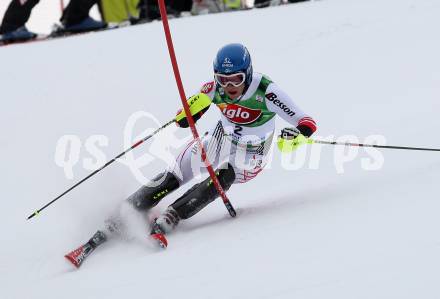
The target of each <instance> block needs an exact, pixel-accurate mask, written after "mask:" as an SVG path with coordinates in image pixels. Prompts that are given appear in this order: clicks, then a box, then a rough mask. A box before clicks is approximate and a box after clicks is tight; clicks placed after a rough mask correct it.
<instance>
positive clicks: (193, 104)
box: [174, 93, 211, 128]
mask: <svg viewBox="0 0 440 299" xmlns="http://www.w3.org/2000/svg"><path fill="white" fill-rule="evenodd" d="M187 102H188V106H189V111H190V113H191V115H192V117H193V119H194V122H197V121H198V120H199V119H200V117H202V115H203V113H205V112H206V111H207V110H208V109H209V106H210V105H211V99H210V98H209V97H208V96H207V95H206V94H204V93H199V94H196V95H194V96H192V97H190V98H189V99H188V100H187ZM174 120H175V121H176V124H177V126H179V127H181V128H188V127H189V123H188V119H187V118H186V113H185V110H183V109H180V110H179V111H177V115H176V118H175V119H174Z"/></svg>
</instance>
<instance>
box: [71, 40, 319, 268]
mask: <svg viewBox="0 0 440 299" xmlns="http://www.w3.org/2000/svg"><path fill="white" fill-rule="evenodd" d="M188 102H189V105H190V108H191V114H192V115H193V118H194V121H197V120H198V119H200V117H201V116H202V115H203V113H204V112H206V110H207V109H208V108H209V107H210V104H211V103H213V104H215V105H216V106H217V107H218V108H219V109H220V111H221V114H222V115H221V118H220V120H219V122H218V123H217V125H216V126H215V127H214V128H213V129H212V130H211V131H210V133H209V134H205V135H204V136H203V137H202V144H203V146H204V148H205V149H206V151H207V153H208V157H209V160H210V161H211V163H212V165H213V167H214V168H217V171H216V175H217V178H218V180H219V182H220V185H221V187H222V188H223V190H224V191H227V190H228V189H229V188H230V187H231V185H232V184H238V183H246V182H248V181H249V180H251V179H253V178H255V177H256V176H257V175H258V174H259V173H260V172H261V171H262V169H263V167H264V165H265V163H266V161H265V160H266V159H265V158H266V155H267V153H268V151H269V149H270V146H271V143H272V138H273V135H274V131H275V115H278V116H280V117H281V118H282V119H284V120H285V121H287V122H288V123H289V124H290V125H291V127H288V128H284V129H283V130H282V131H281V134H280V135H279V136H278V140H277V145H278V148H279V149H280V150H281V151H283V152H288V151H293V150H296V149H297V148H298V147H299V146H301V145H302V144H305V143H307V138H308V137H310V136H311V135H312V134H313V133H314V132H315V130H316V124H315V121H314V120H313V119H312V118H311V117H310V116H308V115H306V114H305V113H304V112H302V111H301V110H300V108H299V107H298V106H297V105H296V104H295V103H294V102H293V100H292V99H291V98H290V97H289V96H288V95H287V94H286V93H285V92H284V91H282V90H281V89H280V88H279V87H278V86H277V85H276V84H275V83H273V82H272V80H271V79H270V78H269V77H267V76H265V75H263V74H260V73H257V72H253V69H252V62H251V56H250V54H249V52H248V50H247V48H246V47H245V46H243V45H241V44H228V45H226V46H224V47H222V48H221V49H220V50H219V51H218V53H217V55H216V57H215V59H214V81H211V82H208V83H206V84H205V85H203V87H202V89H201V93H199V94H197V95H195V96H193V97H191V98H190V99H189V100H188ZM176 123H177V125H178V126H180V127H188V121H187V119H186V115H185V113H184V111H181V112H178V114H177V117H176ZM198 173H206V169H205V168H204V167H203V166H201V163H200V149H199V148H198V146H197V143H196V142H195V141H194V140H193V141H192V142H190V143H189V144H188V145H187V146H186V147H185V149H184V150H183V151H182V152H181V153H180V155H179V156H178V157H177V159H176V163H175V165H174V166H173V167H171V168H169V169H168V170H167V171H165V172H164V173H163V174H160V175H158V176H157V177H156V178H155V179H153V180H152V182H150V183H149V184H148V185H145V186H142V187H141V188H140V189H139V190H137V191H136V192H135V193H134V194H132V195H131V196H130V197H129V198H128V202H129V203H130V204H131V205H132V206H133V207H134V208H135V209H136V210H139V211H141V212H145V211H148V210H150V209H151V208H153V207H154V206H156V205H157V204H158V203H159V202H160V201H161V200H162V199H163V198H164V197H165V196H167V195H168V194H170V193H172V192H173V191H175V190H177V189H178V188H179V187H181V186H183V185H184V184H186V183H187V182H189V181H190V180H191V179H192V178H193V177H194V176H195V175H197V174H198ZM218 196H219V194H218V192H217V190H216V188H215V186H214V185H213V184H212V180H211V178H210V177H208V178H207V179H205V180H204V181H203V182H201V183H198V184H196V185H194V186H193V187H192V188H190V189H189V190H188V191H187V192H186V193H184V194H183V195H182V196H180V197H179V198H178V199H177V200H176V201H175V202H174V203H172V204H171V205H170V206H168V208H167V209H166V210H165V211H164V212H163V213H162V214H161V215H160V216H159V217H158V218H156V219H155V220H154V221H153V223H152V225H151V232H150V235H151V236H152V237H153V238H154V239H156V240H157V241H158V243H159V245H160V246H162V247H164V248H165V247H166V246H167V240H166V238H165V234H168V233H170V232H171V231H172V230H173V229H174V228H175V227H176V226H177V225H178V223H179V221H181V220H184V219H188V218H190V217H192V216H194V215H195V214H196V213H197V212H199V211H200V210H201V209H203V208H204V207H205V206H207V205H208V204H209V203H211V202H212V201H214V200H215V199H216V198H217V197H218ZM120 226H121V224H120V223H119V221H118V220H115V219H111V220H110V221H109V222H108V225H107V226H106V228H105V229H103V230H99V231H97V232H96V233H95V235H94V236H93V237H92V238H91V239H90V240H89V241H88V242H87V243H86V244H84V245H83V246H81V247H80V248H78V249H77V250H74V251H72V252H71V253H69V254H67V255H66V258H67V259H69V260H70V261H71V262H72V263H73V264H74V265H76V266H77V267H79V266H80V264H81V262H82V261H83V260H84V258H86V257H87V256H88V255H89V254H90V253H91V252H92V251H93V250H94V249H95V248H96V247H97V246H99V245H100V244H102V243H104V242H105V241H106V240H107V237H108V235H109V234H111V233H114V232H117V231H118V230H119V228H120Z"/></svg>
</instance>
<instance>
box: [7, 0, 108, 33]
mask: <svg viewBox="0 0 440 299" xmlns="http://www.w3.org/2000/svg"><path fill="white" fill-rule="evenodd" d="M38 2H39V0H12V1H11V3H10V4H9V6H8V8H7V10H6V12H5V15H4V17H3V21H2V23H1V26H0V40H1V41H3V42H14V41H24V40H29V39H33V38H35V37H37V34H36V33H34V32H31V31H29V30H28V29H27V28H26V26H25V24H26V22H27V21H28V20H29V18H30V16H31V12H32V9H33V8H34V7H35V5H37V4H38ZM97 2H98V0H71V1H70V2H69V4H68V5H67V7H66V8H65V9H64V11H63V14H62V16H61V19H60V22H61V26H60V27H59V28H58V31H59V32H60V33H61V32H66V33H76V32H84V31H92V30H97V29H101V28H105V27H106V26H107V25H106V23H104V22H101V21H97V20H94V19H92V18H91V17H90V16H89V11H90V9H91V8H92V6H93V5H95V4H97Z"/></svg>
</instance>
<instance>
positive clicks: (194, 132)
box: [158, 0, 237, 217]
mask: <svg viewBox="0 0 440 299" xmlns="http://www.w3.org/2000/svg"><path fill="white" fill-rule="evenodd" d="M158 2H159V10H160V15H161V17H162V24H163V29H164V32H165V37H166V40H167V46H168V52H169V53H170V59H171V64H172V65H173V71H174V77H175V78H176V83H177V88H178V90H179V95H180V100H181V101H182V105H183V109H184V110H185V114H186V117H187V119H188V124H189V126H190V128H191V132H192V135H193V137H194V139H195V140H196V142H197V144H198V146H199V148H200V149H201V155H202V160H203V162H204V163H205V165H206V168H207V169H208V172H209V176H210V177H211V179H212V182H213V183H214V186H215V189H217V192H218V193H219V194H220V196H221V198H222V199H223V203H224V204H225V206H226V208H227V209H228V212H229V215H231V217H235V216H236V215H237V213H236V212H235V210H234V207H233V206H232V204H231V202H230V201H229V199H228V197H227V196H226V193H225V191H224V190H223V188H222V186H221V185H220V182H219V181H218V178H217V176H216V175H215V172H214V169H213V168H212V165H211V163H210V162H209V160H208V157H207V155H206V151H205V148H204V147H203V144H202V142H201V140H200V137H199V133H198V132H197V129H196V126H195V123H194V119H193V117H192V115H191V112H190V110H189V106H188V103H187V102H186V96H185V91H184V89H183V84H182V79H181V77H180V72H179V65H178V64H177V59H176V53H175V52H174V46H173V40H172V38H171V32H170V26H169V24H168V16H167V11H166V7H165V1H164V0H158Z"/></svg>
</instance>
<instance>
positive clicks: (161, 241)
mask: <svg viewBox="0 0 440 299" xmlns="http://www.w3.org/2000/svg"><path fill="white" fill-rule="evenodd" d="M151 238H152V239H153V240H154V241H155V242H156V244H157V245H159V247H160V248H162V249H166V248H167V247H168V240H167V238H166V237H165V235H164V234H161V233H156V234H151Z"/></svg>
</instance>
